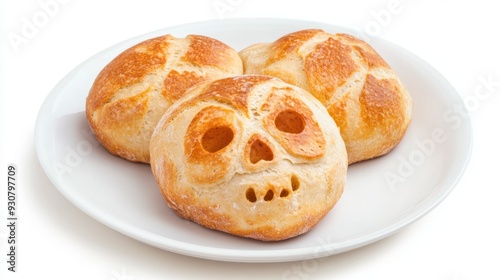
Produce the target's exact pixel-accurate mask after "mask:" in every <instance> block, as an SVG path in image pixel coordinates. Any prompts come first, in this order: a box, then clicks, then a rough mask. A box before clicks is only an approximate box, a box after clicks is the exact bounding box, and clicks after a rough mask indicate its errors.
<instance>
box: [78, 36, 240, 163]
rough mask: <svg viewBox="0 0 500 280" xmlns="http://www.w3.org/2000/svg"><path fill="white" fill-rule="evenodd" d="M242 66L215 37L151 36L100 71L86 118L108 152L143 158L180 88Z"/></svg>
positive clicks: (146, 159) (235, 72) (235, 71)
mask: <svg viewBox="0 0 500 280" xmlns="http://www.w3.org/2000/svg"><path fill="white" fill-rule="evenodd" d="M242 71H243V70H242V63H241V60H240V58H239V56H238V54H237V52H236V51H235V50H233V49H232V48H230V47H229V46H227V45H225V44H224V43H222V42H220V41H217V40H215V39H212V38H209V37H206V36H200V35H188V36H187V37H186V38H175V37H173V36H172V35H165V36H161V37H157V38H152V39H149V40H146V41H143V42H141V43H139V44H137V45H135V46H133V47H131V48H129V49H127V50H125V51H124V52H122V53H121V54H120V55H118V56H117V57H116V58H115V59H113V60H112V61H111V62H110V63H109V64H108V65H107V66H106V67H105V68H104V69H103V70H102V71H101V72H100V74H99V75H98V77H97V78H96V80H95V82H94V84H93V86H92V89H91V90H90V93H89V96H88V98H87V106H86V112H87V118H88V120H89V123H90V125H91V128H92V130H93V132H94V134H95V135H96V137H97V139H98V140H99V141H100V142H101V143H102V144H103V146H104V147H106V149H108V151H110V152H111V153H113V154H115V155H118V156H120V157H123V158H125V159H127V160H130V161H139V162H146V163H147V162H149V149H148V147H149V140H150V137H151V134H152V132H153V129H154V127H155V126H156V123H157V122H158V120H159V119H160V117H161V116H162V115H163V113H164V112H165V110H166V109H167V108H168V107H170V106H171V105H172V104H173V103H174V102H175V101H176V100H177V99H179V98H180V97H182V96H183V94H184V92H185V90H186V89H188V88H189V87H191V86H193V85H195V84H197V83H199V82H203V81H207V80H215V79H220V78H224V77H229V76H234V75H239V74H242Z"/></svg>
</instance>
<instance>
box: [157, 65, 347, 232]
mask: <svg viewBox="0 0 500 280" xmlns="http://www.w3.org/2000/svg"><path fill="white" fill-rule="evenodd" d="M150 154H151V168H152V171H153V174H154V176H155V178H156V181H157V183H158V185H159V187H160V189H161V192H162V193H163V196H164V197H165V200H166V202H167V203H168V205H169V206H170V207H171V208H172V209H173V210H174V211H175V212H176V213H177V215H179V216H180V217H183V218H186V219H189V220H192V221H195V222H197V223H199V224H201V225H203V226H205V227H207V228H210V229H216V230H219V231H223V232H227V233H231V234H233V235H237V236H243V237H249V238H253V239H259V240H265V241H272V240H283V239H287V238H290V237H294V236H297V235H300V234H303V233H305V232H307V231H309V230H310V229H311V228H313V227H314V226H315V225H316V224H317V223H318V222H319V221H320V220H321V219H322V218H323V217H324V216H325V215H326V214H327V212H329V211H330V209H331V208H332V207H333V206H334V205H335V204H336V202H337V201H338V199H339V198H340V196H341V194H342V192H343V189H344V184H345V179H346V172H347V153H346V150H345V145H344V142H343V140H342V138H341V136H340V133H339V131H338V128H337V126H336V125H335V122H334V121H333V119H332V118H331V117H330V116H329V115H328V112H327V111H326V109H325V108H324V106H322V105H321V103H320V102H319V101H318V100H316V99H315V98H314V97H313V96H312V95H310V94H309V93H308V92H306V91H305V90H303V89H301V88H298V87H295V86H292V85H289V84H286V83H285V82H283V81H282V80H280V79H277V78H274V77H269V76H253V75H248V76H238V77H231V78H225V79H221V80H217V81H213V82H207V83H203V84H200V85H197V86H195V87H193V88H191V89H190V90H189V91H188V92H187V93H186V96H185V97H184V98H183V99H181V100H179V101H178V103H176V104H174V105H173V106H172V107H170V108H169V109H168V110H167V111H166V113H165V115H164V116H163V117H162V119H161V120H160V122H159V123H158V126H157V127H156V129H155V131H154V133H153V136H152V138H151V143H150Z"/></svg>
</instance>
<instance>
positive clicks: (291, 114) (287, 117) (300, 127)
mask: <svg viewBox="0 0 500 280" xmlns="http://www.w3.org/2000/svg"><path fill="white" fill-rule="evenodd" d="M274 124H275V125H276V128H277V129H278V130H280V131H282V132H286V133H293V134H299V133H301V132H302V131H304V128H305V126H306V125H305V122H304V118H303V117H302V116H301V115H300V114H299V113H297V112H295V111H293V110H285V111H282V112H280V113H279V114H278V116H276V119H274Z"/></svg>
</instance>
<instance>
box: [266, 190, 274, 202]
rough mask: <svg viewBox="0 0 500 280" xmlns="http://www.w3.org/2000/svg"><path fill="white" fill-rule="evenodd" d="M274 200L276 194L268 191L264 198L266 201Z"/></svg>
mask: <svg viewBox="0 0 500 280" xmlns="http://www.w3.org/2000/svg"><path fill="white" fill-rule="evenodd" d="M273 198H274V192H273V191H272V190H268V191H267V193H266V195H265V196H264V200H265V201H271V200H273Z"/></svg>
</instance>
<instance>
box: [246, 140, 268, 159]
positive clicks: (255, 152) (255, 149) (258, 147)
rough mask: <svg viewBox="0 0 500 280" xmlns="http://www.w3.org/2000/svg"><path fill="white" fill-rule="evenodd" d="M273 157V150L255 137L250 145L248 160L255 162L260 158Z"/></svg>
mask: <svg viewBox="0 0 500 280" xmlns="http://www.w3.org/2000/svg"><path fill="white" fill-rule="evenodd" d="M273 158H274V154H273V150H271V148H270V147H269V146H268V145H267V144H266V143H264V142H262V141H261V140H259V139H257V140H255V141H253V143H252V146H251V147H250V162H251V163H253V164H256V163H257V162H259V161H261V160H265V161H271V160H273Z"/></svg>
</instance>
